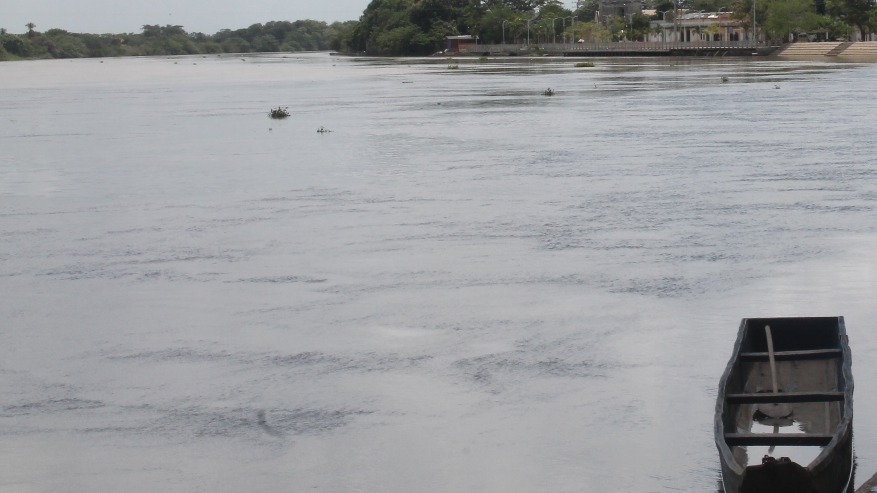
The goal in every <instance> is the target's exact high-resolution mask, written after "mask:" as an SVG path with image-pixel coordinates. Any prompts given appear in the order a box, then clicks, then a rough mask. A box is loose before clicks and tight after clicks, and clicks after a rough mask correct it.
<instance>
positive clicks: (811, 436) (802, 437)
mask: <svg viewBox="0 0 877 493" xmlns="http://www.w3.org/2000/svg"><path fill="white" fill-rule="evenodd" d="M833 437H834V435H823V434H815V433H725V441H726V442H727V443H728V445H730V446H732V447H745V446H750V445H752V446H755V445H762V446H816V447H824V446H826V445H828V442H830V441H831V439H832V438H833Z"/></svg>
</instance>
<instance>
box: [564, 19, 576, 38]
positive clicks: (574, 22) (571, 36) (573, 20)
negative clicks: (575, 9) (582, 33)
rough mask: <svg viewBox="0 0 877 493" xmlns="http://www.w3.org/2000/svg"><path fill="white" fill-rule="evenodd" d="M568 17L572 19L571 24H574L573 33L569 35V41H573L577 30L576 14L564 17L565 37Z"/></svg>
mask: <svg viewBox="0 0 877 493" xmlns="http://www.w3.org/2000/svg"><path fill="white" fill-rule="evenodd" d="M567 19H570V21H569V22H570V25H572V34H570V37H569V42H570V43H572V42H573V38H575V32H576V16H574V15H571V16H569V17H564V18H563V35H564V37H566V20H567Z"/></svg>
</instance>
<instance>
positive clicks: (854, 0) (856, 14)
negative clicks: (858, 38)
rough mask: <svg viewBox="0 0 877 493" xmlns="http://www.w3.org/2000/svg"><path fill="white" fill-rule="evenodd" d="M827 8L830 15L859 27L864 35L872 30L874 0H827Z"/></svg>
mask: <svg viewBox="0 0 877 493" xmlns="http://www.w3.org/2000/svg"><path fill="white" fill-rule="evenodd" d="M825 9H826V12H827V13H829V14H830V15H832V16H834V17H837V18H838V19H840V20H842V21H844V22H846V23H847V24H849V25H852V26H856V27H858V28H859V31H860V32H861V33H862V35H863V36H864V35H866V34H867V33H870V32H871V28H872V22H871V15H872V12H873V11H874V2H873V0H826V2H825Z"/></svg>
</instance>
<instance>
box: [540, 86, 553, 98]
mask: <svg viewBox="0 0 877 493" xmlns="http://www.w3.org/2000/svg"><path fill="white" fill-rule="evenodd" d="M542 94H544V95H546V96H554V89H552V88H550V87H549V88H548V89H545V91H544V92H543V93H542Z"/></svg>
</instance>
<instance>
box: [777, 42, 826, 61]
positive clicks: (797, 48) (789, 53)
mask: <svg viewBox="0 0 877 493" xmlns="http://www.w3.org/2000/svg"><path fill="white" fill-rule="evenodd" d="M840 45H841V43H840V42H839V41H828V42H822V43H790V44H788V45H787V46H786V47H785V48H782V49H780V50H779V51H778V52H777V53H776V56H781V57H814V56H826V55H828V53H829V52H830V51H832V50H834V49H835V48H837V47H838V46H840Z"/></svg>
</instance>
